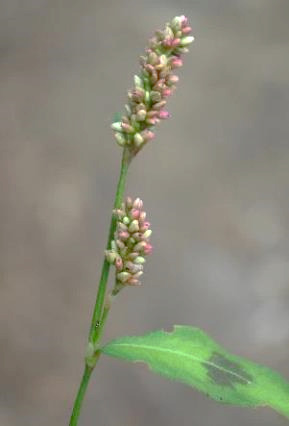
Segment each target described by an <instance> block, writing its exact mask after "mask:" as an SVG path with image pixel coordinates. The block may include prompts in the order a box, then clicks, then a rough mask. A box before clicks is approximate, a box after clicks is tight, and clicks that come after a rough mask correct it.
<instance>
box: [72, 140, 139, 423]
mask: <svg viewBox="0 0 289 426" xmlns="http://www.w3.org/2000/svg"><path fill="white" fill-rule="evenodd" d="M131 159H132V155H131V152H130V151H129V150H128V149H127V148H124V150H123V155H122V161H121V169H120V175H119V180H118V184H117V188H116V194H115V200H114V209H118V208H120V207H121V204H122V201H123V197H124V191H125V184H126V177H127V172H128V167H129V164H130V161H131ZM115 229H116V216H115V215H114V214H112V217H111V222H110V227H109V233H108V239H107V245H106V248H107V250H109V249H110V244H111V241H112V240H113V237H114V233H115ZM109 269H110V263H109V262H108V261H107V260H106V258H104V260H103V265H102V270H101V276H100V280H99V285H98V291H97V296H96V302H95V306H94V310H93V315H92V320H91V326H90V331H89V337H88V340H89V343H91V344H93V346H94V347H95V344H96V343H97V342H98V341H99V339H100V337H101V335H102V332H103V327H104V324H105V320H106V318H107V315H108V312H109V307H107V306H104V300H105V294H106V287H107V280H108V276H109ZM98 357H99V354H97V353H95V364H96V362H97V361H98ZM95 364H94V365H93V366H89V365H87V364H86V366H85V370H84V373H83V376H82V380H81V383H80V385H79V389H78V392H77V396H76V399H75V402H74V406H73V411H72V415H71V419H70V423H69V425H70V426H77V424H78V418H79V414H80V410H81V406H82V402H83V399H84V396H85V392H86V389H87V386H88V383H89V380H90V376H91V373H92V372H93V369H94V366H95Z"/></svg>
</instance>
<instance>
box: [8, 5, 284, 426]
mask: <svg viewBox="0 0 289 426" xmlns="http://www.w3.org/2000/svg"><path fill="white" fill-rule="evenodd" d="M183 13H184V14H186V15H188V17H189V19H190V21H191V24H192V27H193V33H194V35H195V36H196V42H195V43H194V44H193V45H192V46H191V49H190V53H189V54H188V55H186V58H185V66H184V67H183V69H182V70H180V73H179V75H180V77H181V79H180V84H179V87H178V90H177V91H176V93H175V95H174V96H173V97H172V99H171V100H170V102H169V110H170V112H171V113H172V119H170V120H168V121H167V122H165V123H162V124H161V125H160V126H159V128H158V130H157V138H156V139H155V140H154V141H153V142H152V143H151V144H150V145H148V146H147V147H146V148H145V149H144V150H143V152H141V154H140V155H139V156H138V158H137V159H136V160H135V161H134V163H133V164H132V167H131V170H130V174H129V182H128V189H127V193H129V194H131V195H132V196H140V197H142V198H143V200H144V202H145V207H146V210H147V211H148V213H149V218H150V221H151V223H152V226H153V231H154V233H153V240H152V242H153V245H154V248H155V250H154V255H153V256H152V257H151V258H150V259H149V262H148V263H147V265H146V273H145V275H144V278H143V286H142V287H141V288H135V289H127V290H126V291H123V292H122V293H121V295H120V296H119V298H118V300H117V301H116V303H115V305H114V306H113V310H112V313H111V317H110V319H109V322H108V327H107V330H106V335H105V339H109V338H113V337H117V336H120V335H124V334H141V333H143V332H146V331H148V330H151V329H156V328H161V327H164V328H166V329H171V327H172V325H173V324H191V325H195V326H199V327H201V328H203V329H205V330H206V331H207V332H208V333H209V334H210V335H212V336H213V337H214V338H215V339H217V340H218V341H220V342H221V343H222V344H223V345H225V346H226V347H227V348H228V349H229V350H231V351H234V352H235V353H237V354H239V355H243V356H247V357H249V358H251V359H253V360H255V361H259V362H262V363H264V364H267V365H268V366H270V367H272V368H275V369H277V370H278V371H280V372H281V373H282V374H284V375H285V376H287V378H289V364H288V356H289V141H288V136H289V120H288V108H289V26H288V18H289V2H288V1H286V0H274V1H272V0H201V1H200V0H190V1H188V0H187V1H185V0H177V1H175V2H174V1H170V0H154V1H151V0H148V1H145V2H144V1H136V0H134V1H132V0H131V1H129V0H123V1H118V2H117V1H115V0H114V1H112V0H106V1H105V2H101V1H99V0H94V1H91V0H62V1H60V0H49V1H48V0H27V1H21V0H9V1H5V0H1V1H0V16H1V18H0V20H1V25H0V58H1V66H0V93H1V96H0V120H1V126H0V128H1V130H0V132H1V158H0V162H1V164H0V173H1V211H0V215H1V220H0V226H1V243H0V244H1V245H0V263H1V282H0V300H1V302H0V303H1V309H0V323H1V325H0V337H1V362H0V375H1V384H0V425H1V426H20V425H21V426H39V425H41V426H51V425H67V424H68V420H69V416H70V410H71V407H72V402H73V399H74V396H75V393H76V389H77V386H78V383H79V379H80V376H81V373H82V368H83V354H84V346H85V344H86V338H87V330H88V326H89V322H90V316H91V311H92V307H93V304H94V299H95V293H96V282H97V278H98V277H99V270H100V266H101V259H102V253H103V247H104V244H105V241H106V234H107V226H108V223H109V216H110V212H111V207H112V200H113V196H114V190H115V184H116V180H117V176H118V169H119V160H120V155H121V151H120V148H118V147H117V145H116V144H115V142H114V140H113V137H112V132H111V130H110V128H109V126H110V123H111V120H112V117H113V114H114V113H115V112H117V111H122V110H123V105H124V103H125V99H126V90H127V88H129V87H130V86H131V85H132V77H133V74H134V73H135V72H137V70H138V56H139V55H140V54H141V53H142V51H143V49H144V46H145V44H146V41H147V39H148V37H149V36H150V35H151V34H152V32H153V31H154V29H156V28H161V27H163V25H164V23H165V22H166V21H168V20H169V19H171V18H172V17H173V16H175V15H177V14H183ZM80 424H81V426H91V425H96V424H97V425H98V426H110V425H115V424H117V425H119V426H144V425H147V424H151V425H157V426H161V425H166V426H175V425H177V424H178V425H186V426H187V425H188V426H189V425H192V424H194V425H195V426H232V425H234V426H244V425H254V426H255V425H262V426H282V425H284V426H285V425H287V421H286V420H284V419H283V418H281V417H280V416H278V415H277V414H276V413H274V412H272V411H270V410H269V409H265V408H264V409H259V410H256V411H254V410H247V409H239V408H234V407H228V406H222V405H217V404H216V403H215V402H212V401H210V400H208V399H206V397H204V396H203V395H200V394H199V393H197V392H196V391H194V390H192V389H190V388H189V387H186V386H184V385H181V384H177V383H171V382H169V381H166V380H165V379H163V378H160V377H158V376H155V375H153V374H152V373H150V372H148V371H147V368H146V367H145V366H143V365H130V364H127V363H125V362H121V361H117V360H114V359H108V358H107V359H106V358H103V359H102V360H101V361H100V363H99V367H98V368H97V371H95V374H94V377H93V380H92V382H91V385H90V387H89V391H88V394H87V399H86V401H85V404H84V409H83V414H82V416H81V422H80Z"/></svg>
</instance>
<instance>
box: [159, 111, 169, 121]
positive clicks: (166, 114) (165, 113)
mask: <svg viewBox="0 0 289 426" xmlns="http://www.w3.org/2000/svg"><path fill="white" fill-rule="evenodd" d="M159 117H160V119H161V120H165V119H166V118H169V117H170V113H169V112H168V111H164V110H163V111H160V112H159Z"/></svg>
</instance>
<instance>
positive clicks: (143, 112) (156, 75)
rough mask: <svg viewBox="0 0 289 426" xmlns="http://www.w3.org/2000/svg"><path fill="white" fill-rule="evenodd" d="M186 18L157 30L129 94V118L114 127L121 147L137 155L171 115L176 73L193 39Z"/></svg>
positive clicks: (126, 116) (142, 59) (127, 114)
mask: <svg viewBox="0 0 289 426" xmlns="http://www.w3.org/2000/svg"><path fill="white" fill-rule="evenodd" d="M190 32H191V27H190V26H189V23H188V19H187V18H186V17H185V16H176V17H175V18H174V19H173V20H172V21H171V22H169V23H167V24H166V28H165V29H164V30H163V31H156V33H155V36H154V37H153V38H152V39H151V40H150V41H149V46H148V48H147V49H146V50H145V55H144V56H141V58H140V65H141V70H140V73H139V75H136V76H135V77H134V87H133V89H131V90H129V91H128V103H127V105H126V106H125V107H126V115H124V116H123V117H122V118H121V121H118V122H115V123H113V124H112V125H111V127H112V129H113V130H114V131H115V134H114V135H115V138H116V141H117V143H118V144H119V145H120V146H125V145H126V146H128V147H130V149H131V151H132V152H133V154H136V153H137V152H138V151H139V150H140V149H141V148H142V147H143V145H144V144H145V143H147V142H148V141H149V140H151V139H153V137H154V132H153V129H154V126H155V125H156V124H157V123H158V122H159V121H160V120H164V119H166V118H168V117H169V116H170V115H169V113H168V111H166V110H165V109H164V108H165V106H166V103H167V100H166V99H167V97H168V96H170V95H171V93H172V92H173V90H174V89H175V84H176V83H177V82H178V77H177V76H176V75H174V74H173V70H174V69H176V68H179V67H181V66H182V65H183V61H182V54H183V53H186V52H188V47H187V46H188V45H189V44H190V43H192V41H193V40H194V37H192V36H190V35H189V34H190Z"/></svg>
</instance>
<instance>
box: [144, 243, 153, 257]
mask: <svg viewBox="0 0 289 426" xmlns="http://www.w3.org/2000/svg"><path fill="white" fill-rule="evenodd" d="M143 251H144V254H145V255H149V254H151V253H152V251H153V247H152V245H151V244H149V243H146V245H145V247H144V248H143Z"/></svg>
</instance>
